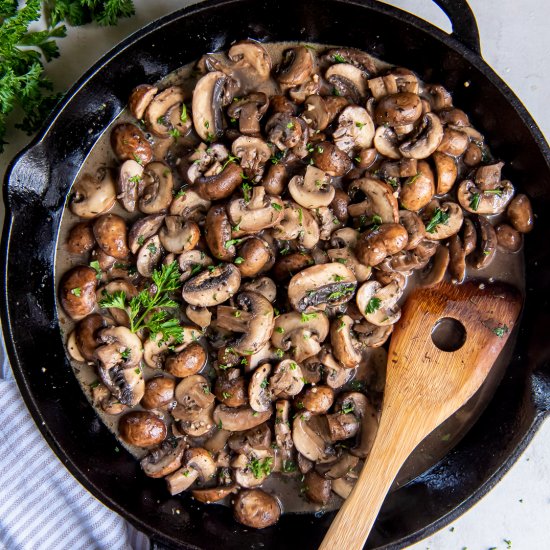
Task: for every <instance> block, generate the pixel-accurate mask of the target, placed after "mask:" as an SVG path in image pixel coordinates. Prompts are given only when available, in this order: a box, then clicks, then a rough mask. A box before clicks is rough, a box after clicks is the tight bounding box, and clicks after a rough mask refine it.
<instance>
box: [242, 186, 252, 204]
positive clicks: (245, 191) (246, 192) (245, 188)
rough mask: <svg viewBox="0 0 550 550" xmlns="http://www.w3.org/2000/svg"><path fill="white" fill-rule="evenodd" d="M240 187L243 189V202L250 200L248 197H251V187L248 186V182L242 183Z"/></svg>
mask: <svg viewBox="0 0 550 550" xmlns="http://www.w3.org/2000/svg"><path fill="white" fill-rule="evenodd" d="M242 189H243V199H244V202H250V198H251V195H250V189H252V187H251V186H250V184H249V183H243V185H242Z"/></svg>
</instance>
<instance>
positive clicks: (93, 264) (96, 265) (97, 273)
mask: <svg viewBox="0 0 550 550" xmlns="http://www.w3.org/2000/svg"><path fill="white" fill-rule="evenodd" d="M90 267H91V268H92V269H93V270H94V271H95V278H96V279H101V275H102V271H101V267H100V266H99V262H98V261H97V260H94V261H93V262H90Z"/></svg>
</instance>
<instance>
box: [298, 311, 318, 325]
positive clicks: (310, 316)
mask: <svg viewBox="0 0 550 550" xmlns="http://www.w3.org/2000/svg"><path fill="white" fill-rule="evenodd" d="M301 319H302V323H309V321H311V320H312V319H317V313H302V317H301Z"/></svg>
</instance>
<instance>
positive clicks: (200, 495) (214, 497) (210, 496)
mask: <svg viewBox="0 0 550 550" xmlns="http://www.w3.org/2000/svg"><path fill="white" fill-rule="evenodd" d="M236 492H237V485H236V484H235V483H232V484H231V485H222V486H219V487H211V488H208V489H193V491H192V495H193V498H194V499H195V500H198V501H199V502H203V503H205V504H210V503H212V502H218V501H220V500H223V499H224V498H226V497H228V496H229V495H231V494H233V493H236Z"/></svg>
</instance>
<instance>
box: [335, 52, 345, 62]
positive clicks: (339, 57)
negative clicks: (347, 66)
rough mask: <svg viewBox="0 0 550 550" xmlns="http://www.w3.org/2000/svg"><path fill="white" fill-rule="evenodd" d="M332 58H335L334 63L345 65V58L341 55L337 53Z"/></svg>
mask: <svg viewBox="0 0 550 550" xmlns="http://www.w3.org/2000/svg"><path fill="white" fill-rule="evenodd" d="M332 57H333V58H334V61H336V63H345V62H346V60H345V59H344V57H342V56H341V55H340V54H339V53H335V54H334V55H333V56H332Z"/></svg>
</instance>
